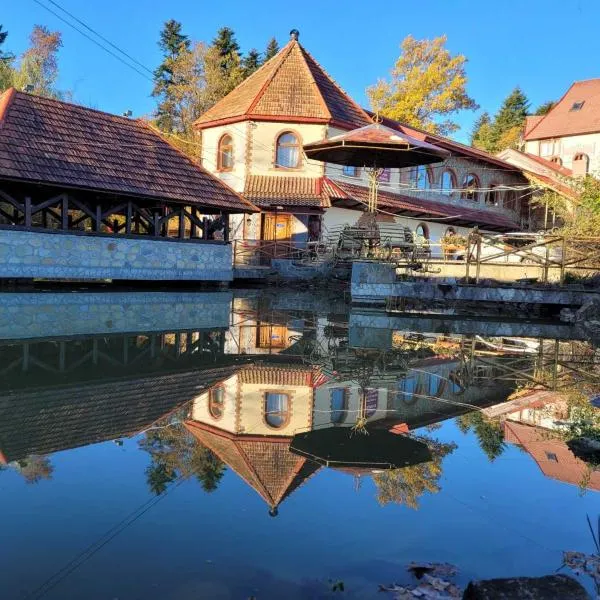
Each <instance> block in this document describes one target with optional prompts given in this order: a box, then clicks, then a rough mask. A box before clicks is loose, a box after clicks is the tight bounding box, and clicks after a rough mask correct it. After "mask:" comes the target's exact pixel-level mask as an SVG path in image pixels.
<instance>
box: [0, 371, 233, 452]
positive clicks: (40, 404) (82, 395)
mask: <svg viewBox="0 0 600 600" xmlns="http://www.w3.org/2000/svg"><path fill="white" fill-rule="evenodd" d="M239 368H240V367H239V366H236V365H232V366H227V367H218V368H213V369H204V370H198V369H195V370H191V371H184V372H180V373H174V374H168V375H161V376H156V375H154V376H145V377H140V376H137V377H128V378H118V379H113V380H110V381H108V382H106V381H105V382H92V383H77V384H69V385H57V386H53V387H50V388H37V389H29V390H20V391H18V392H12V393H4V394H3V395H2V397H1V398H0V463H1V462H10V461H13V460H19V459H21V458H24V457H26V456H28V455H30V454H50V453H52V452H57V451H59V450H66V449H68V448H76V447H78V446H84V445H88V444H93V443H96V442H103V441H106V440H112V439H115V438H118V437H124V436H128V435H133V434H135V433H137V432H139V431H140V430H143V429H145V428H146V427H148V426H150V425H151V424H152V423H154V422H155V421H157V420H158V419H160V418H161V417H164V416H166V415H167V414H169V413H171V412H173V411H174V410H176V409H177V408H179V407H180V406H182V405H183V404H185V403H186V402H189V401H191V400H192V399H193V398H195V397H196V396H198V395H199V394H201V393H202V392H203V391H204V390H205V389H207V388H208V387H210V386H211V385H214V384H216V383H218V382H219V381H222V380H224V379H227V378H228V377H230V376H231V375H233V374H234V373H235V372H236V371H237V370H239Z"/></svg>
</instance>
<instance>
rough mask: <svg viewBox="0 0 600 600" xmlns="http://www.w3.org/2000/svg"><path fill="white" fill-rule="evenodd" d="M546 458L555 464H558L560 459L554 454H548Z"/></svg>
mask: <svg viewBox="0 0 600 600" xmlns="http://www.w3.org/2000/svg"><path fill="white" fill-rule="evenodd" d="M546 458H547V459H548V460H551V461H553V462H558V457H557V456H556V454H554V452H546Z"/></svg>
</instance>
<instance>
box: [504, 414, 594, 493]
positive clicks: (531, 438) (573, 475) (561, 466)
mask: <svg viewBox="0 0 600 600" xmlns="http://www.w3.org/2000/svg"><path fill="white" fill-rule="evenodd" d="M503 429H504V439H505V441H507V442H509V443H511V444H519V445H521V446H522V447H523V449H524V450H525V451H526V452H527V453H529V454H530V455H531V457H532V458H533V460H535V462H536V463H537V465H538V467H539V468H540V470H541V471H542V473H543V474H544V475H545V476H546V477H550V478H552V479H557V480H559V481H562V482H564V483H571V484H573V485H578V486H579V485H582V484H584V483H585V487H586V488H587V489H592V490H597V491H600V471H595V470H593V471H592V472H591V473H590V475H589V480H586V477H587V475H588V466H587V465H586V464H585V462H584V461H582V460H580V459H579V458H576V457H575V456H574V454H573V453H572V452H571V450H569V447H568V446H567V444H566V443H565V442H564V441H563V440H561V439H557V438H552V437H551V434H552V432H551V431H548V430H547V429H544V428H542V427H535V426H532V425H525V424H523V423H518V422H515V421H505V422H504V424H503ZM549 434H550V435H549ZM554 457H556V460H555V459H554Z"/></svg>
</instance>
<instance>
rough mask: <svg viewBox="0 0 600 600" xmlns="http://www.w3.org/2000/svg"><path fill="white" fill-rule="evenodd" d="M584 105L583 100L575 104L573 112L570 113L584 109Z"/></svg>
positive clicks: (572, 108) (572, 107)
mask: <svg viewBox="0 0 600 600" xmlns="http://www.w3.org/2000/svg"><path fill="white" fill-rule="evenodd" d="M584 104H585V100H581V101H580V102H573V104H572V105H571V110H570V111H569V112H574V111H577V110H581V109H582V108H583V105H584Z"/></svg>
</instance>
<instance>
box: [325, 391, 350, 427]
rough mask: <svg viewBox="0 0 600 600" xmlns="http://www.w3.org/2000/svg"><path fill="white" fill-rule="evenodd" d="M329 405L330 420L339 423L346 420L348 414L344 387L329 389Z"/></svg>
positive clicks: (346, 394)
mask: <svg viewBox="0 0 600 600" xmlns="http://www.w3.org/2000/svg"><path fill="white" fill-rule="evenodd" d="M329 406H330V408H331V422H332V423H333V424H334V425H339V424H340V423H343V422H344V421H345V420H346V416H347V414H348V390H347V389H346V388H331V389H330V390H329Z"/></svg>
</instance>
